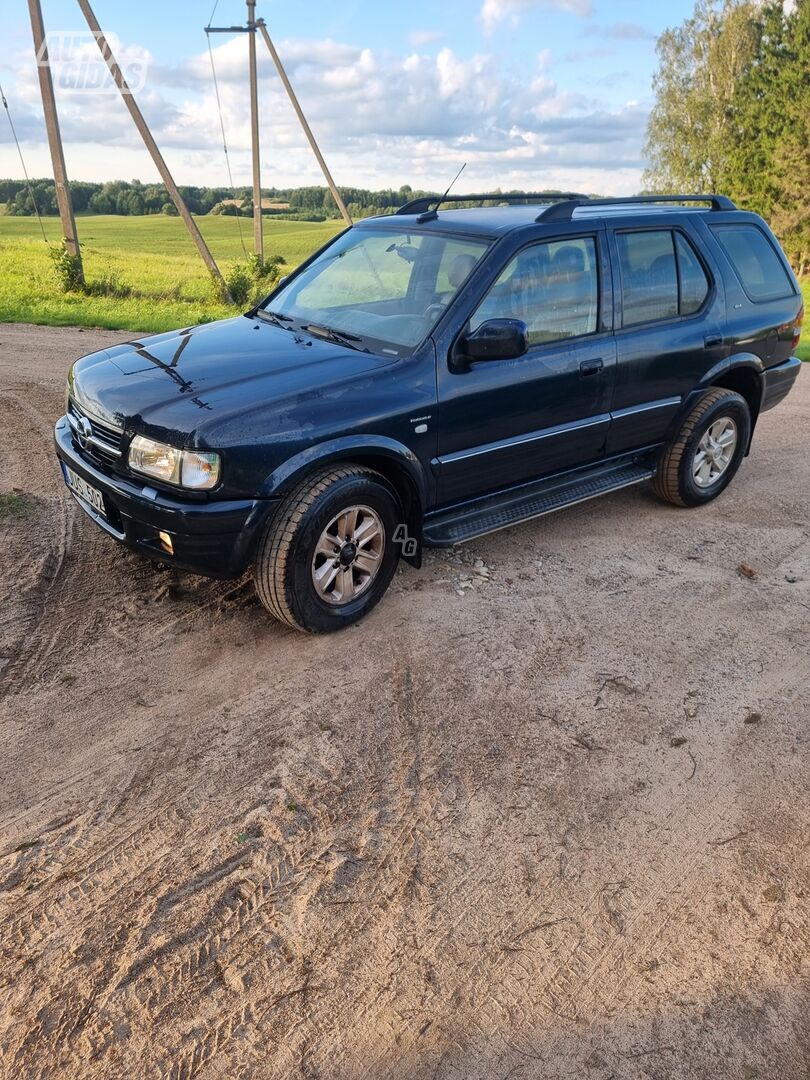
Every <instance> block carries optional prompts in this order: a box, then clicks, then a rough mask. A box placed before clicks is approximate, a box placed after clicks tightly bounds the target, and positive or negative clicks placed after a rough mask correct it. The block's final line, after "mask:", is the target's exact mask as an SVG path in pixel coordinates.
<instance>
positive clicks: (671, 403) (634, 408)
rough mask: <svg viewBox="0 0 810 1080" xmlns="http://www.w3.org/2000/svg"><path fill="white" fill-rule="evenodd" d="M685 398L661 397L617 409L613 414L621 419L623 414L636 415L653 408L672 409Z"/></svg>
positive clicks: (615, 418) (614, 417) (615, 417)
mask: <svg viewBox="0 0 810 1080" xmlns="http://www.w3.org/2000/svg"><path fill="white" fill-rule="evenodd" d="M682 401H683V398H679V397H670V398H661V399H660V400H659V401H648V402H646V403H645V404H644V405H629V406H628V407H627V408H626V409H617V410H616V411H615V412H614V413H611V416H612V417H613V419H614V420H620V419H621V418H622V417H623V416H635V415H636V413H643V412H651V411H652V410H653V409H672V408H674V407H675V406H676V405H680V404H681V402H682Z"/></svg>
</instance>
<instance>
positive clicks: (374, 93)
mask: <svg viewBox="0 0 810 1080" xmlns="http://www.w3.org/2000/svg"><path fill="white" fill-rule="evenodd" d="M11 3H12V0H6V4H7V5H8V6H9V7H10V6H11ZM212 6H213V0H204V2H177V0H176V2H174V3H171V2H169V3H167V2H165V0H164V2H163V3H158V2H156V0H140V2H139V3H137V4H133V3H131V2H129V0H126V2H124V0H95V3H94V9H95V12H96V15H97V17H98V19H99V22H100V23H101V25H102V26H103V27H104V29H105V30H106V31H108V32H109V33H110V36H111V40H112V41H113V43H114V48H115V51H116V54H117V55H118V56H119V59H121V60H122V66H124V67H125V69H126V70H128V71H129V72H130V75H131V77H132V81H133V85H135V86H136V87H137V93H136V97H137V100H138V102H139V104H140V105H141V107H142V109H143V111H144V113H145V115H146V116H147V119H148V120H149V122H150V124H151V125H152V127H153V132H154V134H155V136H156V138H157V140H158V143H159V145H160V146H161V149H162V151H163V153H164V155H165V157H166V159H167V161H168V163H169V166H170V168H171V169H172V171H173V173H174V175H175V178H176V179H177V180H178V182H180V183H206V184H224V183H226V182H227V181H226V172H225V165H224V160H223V153H222V145H221V142H222V140H221V136H220V134H219V121H218V117H217V112H216V107H215V101H214V96H213V88H212V81H211V73H210V66H209V60H208V53H207V47H206V41H205V35H204V33H203V30H202V27H203V26H204V24H205V23H206V22H207V21H208V18H209V15H210V13H211V8H212ZM13 7H14V11H13V12H11V13H10V12H9V11H8V7H6V11H5V13H4V16H5V17H4V20H3V25H4V44H5V49H4V50H3V55H2V59H0V81H2V84H3V88H4V90H5V93H6V96H7V98H8V101H9V106H10V108H11V110H12V116H13V118H14V120H15V124H16V126H17V129H18V132H19V134H20V135H21V137H22V139H23V150H24V154H25V157H26V161H27V164H28V167H29V171H30V172H32V173H33V174H34V175H48V174H49V173H50V164H49V157H48V152H47V145H46V143H45V138H44V126H43V123H42V117H41V109H40V106H39V90H38V83H37V78H36V67H35V63H34V57H33V49H32V45H31V36H30V25H29V23H28V17H27V10H26V7H27V6H26V4H25V3H24V2H23V0H14V2H13ZM42 7H43V13H44V17H45V22H46V27H47V29H48V31H49V33H51V34H54V33H56V32H64V31H68V32H81V31H82V28H83V26H84V23H83V20H82V18H81V14H80V12H79V9H78V7H77V5H76V4H75V3H74V2H73V0H70V2H69V0H42ZM691 8H692V2H691V0H688V2H682V0H663V2H659V3H658V4H656V5H651V4H644V3H642V2H640V0H611V2H610V3H608V2H606V0H543V2H538V0H471V2H468V3H461V2H458V0H445V2H444V3H441V4H438V3H435V2H432V3H428V2H426V0H412V2H410V3H409V4H407V5H388V4H386V5H380V4H376V3H375V4H372V3H367V2H361V0H348V2H346V0H344V2H343V3H338V4H335V3H334V2H330V3H327V2H325V0H308V2H306V3H299V4H291V3H289V2H283V3H282V2H280V0H258V5H257V13H258V14H259V15H261V16H263V17H264V19H265V20H266V22H267V24H268V27H269V29H270V32H271V34H272V36H273V38H274V40H275V42H276V45H277V47H278V49H279V52H280V53H281V55H282V59H283V60H284V61H285V63H286V65H287V67H288V71H289V74H290V76H291V78H292V81H293V83H294V85H295V87H296V89H297V90H298V93H299V96H300V98H301V101H302V104H303V106H304V109H305V111H306V113H307V115H308V117H309V119H310V122H311V123H312V126H313V128H314V130H315V133H316V135H317V136H318V137H319V139H320V140H321V142H322V146H323V150H324V153H325V155H326V157H327V161H328V162H329V164H330V167H331V168H332V171H333V172H334V174H335V177H336V179H337V181H338V183H344V184H355V185H358V186H364V187H380V186H389V185H390V186H395V187H399V185H400V184H403V183H410V184H411V185H412V186H414V187H421V186H425V187H433V188H436V187H440V186H444V185H446V183H447V182H449V179H450V178H451V177H452V175H453V174H454V173H455V171H456V169H457V167H458V165H459V164H460V163H461V162H462V161H464V160H467V161H468V163H469V164H468V167H467V170H466V172H465V173H464V175H463V177H462V180H461V181H460V182H459V190H462V191H463V190H466V191H471V190H473V189H482V188H483V189H491V188H492V187H495V186H501V187H503V188H510V187H525V188H529V187H547V186H557V187H572V188H575V189H577V190H586V191H600V192H603V193H605V194H622V193H628V192H631V191H634V190H636V189H637V188H638V186H639V183H640V176H641V170H642V168H643V160H642V153H641V148H642V144H643V136H644V125H645V122H646V116H647V113H648V111H649V107H650V104H651V89H650V81H651V78H652V74H653V71H654V69H655V38H656V36H657V35H658V34H660V33H661V31H662V30H663V29H664V28H665V27H667V26H672V25H675V24H677V23H680V22H681V21H682V20H683V19H684V18H686V17H687V16H688V15H689V14H690V12H691ZM244 13H245V6H244V4H243V3H240V2H239V0H219V4H218V8H217V11H216V15H215V19H214V22H215V24H217V25H229V24H231V23H239V22H242V21H243V19H244ZM62 41H63V42H64V41H65V39H64V38H63V39H62ZM212 43H213V44H214V46H215V56H216V64H217V72H218V76H219V79H220V91H221V97H222V103H223V109H224V114H225V124H226V135H227V137H228V142H229V148H230V151H231V161H232V166H233V171H234V180H235V182H236V183H238V184H244V183H248V182H249V179H250V157H249V126H248V111H247V82H246V74H247V56H246V53H247V43H246V39H245V37H244V36H241V37H225V36H217V37H215V38H212ZM258 44H259V65H260V76H261V83H260V96H261V103H262V125H261V126H262V133H261V134H262V171H263V176H262V180H263V183H264V184H265V185H267V186H271V185H273V184H276V185H278V186H286V185H288V184H303V183H318V182H320V174H319V172H318V170H317V166H316V164H315V162H314V160H313V159H312V157H311V154H310V152H309V151H308V149H307V147H306V144H305V143H304V141H303V136H302V134H301V132H300V130H299V129H298V127H297V124H296V122H295V119H294V117H293V115H292V113H291V110H290V108H289V105H288V103H287V102H286V99H285V98H284V97H283V93H282V90H281V87H280V83H279V81H278V79H277V77H276V76H275V74H274V72H273V69H272V67H271V63H270V58H269V56H268V55H266V53H265V51H264V47H263V45H262V43H261V41H260V42H259V43H258ZM61 48H62V55H63V57H65V58H67V59H71V60H73V61H74V64H73V65H72V66H70V67H67V66H64V64H62V65H60V64H58V63H57V64H56V65H55V70H56V74H57V98H58V107H59V112H60V118H61V121H62V126H63V136H64V140H65V147H66V158H67V164H68V170H69V173H70V175H71V176H73V177H74V178H76V179H87V180H90V179H94V180H95V179H116V178H124V179H128V178H132V177H135V176H137V177H139V178H140V179H141V180H143V181H144V182H148V181H150V180H152V179H154V178H155V175H156V174H155V170H154V167H153V166H152V165H151V162H150V161H149V158H148V156H147V154H146V151H145V149H144V148H143V147H142V145H141V144H140V143H139V140H138V136H137V134H136V132H135V131H134V128H133V127H132V125H131V121H130V120H129V118H128V115H127V113H126V111H125V110H124V107H123V105H122V103H121V102H120V101H119V100H117V98H116V96H115V94H114V93H113V92H111V91H110V90H109V84H105V86H104V87H103V88H102V90H101V92H99V90H98V88H97V85H96V84H97V83H98V81H99V78H98V76H99V74H103V72H99V70H98V61H97V60H96V57H97V56H98V54H97V51H96V49H95V46H94V44H93V43H92V42H88V41H87V40H85V39H84V38H83V37H81V36H80V37H75V38H70V39H68V44H64V43H63V44H62V46H61ZM76 61H81V63H76ZM94 67H95V68H96V70H95V74H93V73H92V72H93V68H94ZM77 72H80V74H79V75H78V76H77V74H76V73H77ZM88 72H90V73H91V74H90V76H89V77H88ZM88 81H89V82H90V84H91V85H92V86H94V87H95V89H92V90H90V89H88V88H87V86H86V83H87V82H88ZM0 175H3V176H19V175H20V166H19V161H18V160H17V158H16V154H15V151H14V148H13V145H12V144H11V142H10V134H9V130H8V123H7V120H6V118H5V117H1V118H0Z"/></svg>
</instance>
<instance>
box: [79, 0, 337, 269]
mask: <svg viewBox="0 0 810 1080" xmlns="http://www.w3.org/2000/svg"><path fill="white" fill-rule="evenodd" d="M80 2H81V0H80ZM246 3H247V9H248V20H247V26H206V27H205V32H206V34H247V35H248V40H249V43H250V44H249V53H248V57H249V60H250V128H251V142H252V147H253V235H254V240H255V245H256V252H257V254H259V255H261V256H262V257H263V252H264V242H263V238H262V210H261V204H262V188H261V173H260V168H259V103H258V95H257V84H256V31H257V30H260V31H261V33H262V37H263V38H264V42H265V45H267V50H268V52H269V53H270V56H271V58H272V60H273V63H274V64H275V66H276V71H277V72H278V74H279V78H280V79H281V81H282V83H283V84H284V89H285V90H286V91H287V97H288V98H289V99H290V102H291V104H292V107H293V108H294V109H295V115H296V116H297V117H298V121H299V123H300V124H301V127H302V129H303V131H304V134H305V135H306V137H307V141H308V142H309V145H310V146H311V147H312V152H313V153H314V154H315V157H316V158H317V160H318V164H319V165H320V167H321V172H322V173H323V175H324V178H325V180H326V183H327V185H328V187H329V190H330V191H331V192H332V198H333V199H334V200H335V203H336V205H337V208H338V210H339V211H340V214H341V217H342V218H343V220H344V221H345V222H346V224H347V225H351V223H352V219H351V217H350V215H349V211H348V210H347V209H346V203H345V202H344V201H343V198H342V196H341V194H340V192H339V191H338V189H337V184H336V183H335V181H334V180H333V179H332V174H331V173H330V172H329V169H328V167H327V165H326V162H325V161H324V158H323V154H322V153H321V151H320V148H319V146H318V144H317V142H316V141H315V136H314V135H313V134H312V128H311V127H310V126H309V124H308V123H307V118H306V116H304V110H303V109H302V108H301V105H300V102H299V101H298V98H297V97H296V94H295V91H294V90H293V88H292V84H291V82H290V80H289V78H288V76H287V72H286V71H285V70H284V65H283V64H282V62H281V57H280V56H279V55H278V52H277V51H276V47H275V45H274V44H273V41H272V39H271V37H270V35H269V33H268V32H267V26H266V25H265V21H264V19H257V18H256V0H246Z"/></svg>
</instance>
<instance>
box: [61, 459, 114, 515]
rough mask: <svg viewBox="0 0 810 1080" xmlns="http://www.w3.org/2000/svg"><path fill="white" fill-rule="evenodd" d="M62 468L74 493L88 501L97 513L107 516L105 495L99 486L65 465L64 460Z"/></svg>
mask: <svg viewBox="0 0 810 1080" xmlns="http://www.w3.org/2000/svg"><path fill="white" fill-rule="evenodd" d="M62 470H63V472H64V474H65V483H66V484H67V486H68V487H69V488H70V490H71V491H72V492H73V494H74V495H76V496H78V498H80V499H81V500H82V502H86V503H87V505H88V506H89V507H90V508H91V509H93V510H95V511H96V513H97V514H101V516H102V517H104V518H106V516H107V512H106V510H105V509H104V496H103V495H102V494H101V492H100V491H99V490H98V488H96V487H93V485H92V484H88V483H87V481H86V480H85V479H83V477H81V476H79V474H78V473H75V472H74V471H73V469H71V468H69V467H68V466H67V465H65V463H64V462H63V463H62Z"/></svg>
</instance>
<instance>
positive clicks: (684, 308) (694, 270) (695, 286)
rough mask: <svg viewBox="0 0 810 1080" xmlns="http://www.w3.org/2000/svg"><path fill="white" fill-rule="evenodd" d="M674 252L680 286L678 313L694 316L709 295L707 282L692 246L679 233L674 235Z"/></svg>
mask: <svg viewBox="0 0 810 1080" xmlns="http://www.w3.org/2000/svg"><path fill="white" fill-rule="evenodd" d="M675 250H676V252H677V254H678V271H679V274H680V286H681V305H680V312H681V315H694V313H695V312H696V311H700V309H701V308H702V307H703V301H704V300H705V299H706V297H707V296H708V294H709V282H708V281H707V280H706V272H705V270H704V269H703V267H702V266H701V265H700V260H699V259H698V257H697V255H696V254H695V252H694V250H693V248H692V245H691V244H690V243H689V241H688V240H687V239H686V237H685V236H683V235H682V234H681V233H675Z"/></svg>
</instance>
